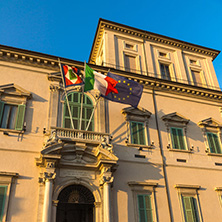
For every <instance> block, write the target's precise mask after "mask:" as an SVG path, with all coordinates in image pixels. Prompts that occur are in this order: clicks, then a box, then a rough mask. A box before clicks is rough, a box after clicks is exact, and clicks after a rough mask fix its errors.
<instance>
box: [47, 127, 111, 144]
mask: <svg viewBox="0 0 222 222" xmlns="http://www.w3.org/2000/svg"><path fill="white" fill-rule="evenodd" d="M51 130H56V134H57V137H58V138H59V139H71V140H76V141H85V142H87V141H88V142H90V143H92V142H93V143H98V144H99V143H101V142H102V141H103V139H104V138H105V139H106V141H109V136H110V135H109V134H108V133H100V132H93V131H85V130H77V129H67V128H60V127H51Z"/></svg>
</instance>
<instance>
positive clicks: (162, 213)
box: [0, 19, 222, 222]
mask: <svg viewBox="0 0 222 222" xmlns="http://www.w3.org/2000/svg"><path fill="white" fill-rule="evenodd" d="M218 54H219V51H218V50H214V49H210V48H206V47H202V46H199V45H194V44H191V43H187V42H184V41H180V40H177V39H172V38H169V37H166V36H162V35H158V34H154V33H151V32H147V31H144V30H139V29H136V28H132V27H128V26H125V25H122V24H118V23H114V22H111V21H107V20H103V19H100V21H99V23H98V27H97V31H96V35H95V38H94V42H93V46H92V50H91V54H90V57H89V62H88V65H89V66H90V67H91V68H92V69H94V70H96V71H98V72H100V73H103V74H105V75H106V74H107V72H108V71H110V72H111V73H113V74H116V75H120V76H123V77H126V78H128V79H132V80H134V81H137V82H138V83H140V84H142V85H143V94H142V98H141V100H140V103H139V106H138V107H137V108H134V107H131V106H129V105H126V104H122V103H116V102H112V101H108V100H106V99H104V98H100V99H99V100H98V91H95V90H94V91H90V92H86V93H84V95H83V98H84V100H83V108H82V110H83V112H82V122H81V124H80V121H79V120H80V116H81V115H80V110H81V100H82V93H81V87H80V86H73V87H68V88H67V89H65V88H64V87H63V83H62V78H61V74H60V68H59V60H58V59H60V61H61V62H62V63H63V64H67V65H70V66H75V67H77V68H78V69H80V70H81V75H84V63H83V62H80V61H74V60H69V59H65V58H57V57H55V56H51V55H46V54H42V53H38V52H32V51H27V50H23V49H17V48H13V47H8V46H4V45H0V76H1V79H0V131H1V133H0V221H8V222H15V221H16V222H18V221H27V222H29V221H39V222H40V221H41V222H51V221H52V222H64V221H68V222H70V221H77V222H78V221H79V222H117V221H121V222H124V221H129V222H150V221H155V222H161V221H162V222H167V221H174V222H179V221H181V222H192V221H200V222H203V221H220V220H221V217H222V211H221V204H222V202H221V201H222V200H221V191H222V178H221V176H220V175H221V172H222V150H221V128H222V124H221V122H222V121H221V104H222V93H221V90H220V88H219V85H218V81H217V77H216V74H215V71H214V67H213V63H212V62H213V60H214V59H215V58H216V57H217V55H218ZM66 95H68V96H67V97H66ZM67 100H68V101H69V103H67ZM97 101H98V103H97ZM96 103H97V106H96V108H95V111H94V116H93V118H92V120H91V123H90V125H89V130H86V129H87V125H88V123H89V121H90V116H91V114H92V113H93V110H94V108H93V107H94V105H95V104H96ZM68 104H69V105H70V111H71V114H72V120H73V123H74V128H75V129H72V127H71V118H70V115H69V111H68V109H69V105H68ZM80 125H81V126H80Z"/></svg>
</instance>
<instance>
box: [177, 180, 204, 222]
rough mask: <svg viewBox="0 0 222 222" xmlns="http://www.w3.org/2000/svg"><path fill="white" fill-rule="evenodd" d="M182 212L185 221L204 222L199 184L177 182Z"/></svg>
mask: <svg viewBox="0 0 222 222" xmlns="http://www.w3.org/2000/svg"><path fill="white" fill-rule="evenodd" d="M174 187H175V188H176V189H177V191H178V196H179V200H180V206H181V212H182V215H183V217H184V221H185V222H202V221H203V219H202V214H201V210H200V203H199V198H198V189H200V186H198V185H184V184H176V185H175V186H174Z"/></svg>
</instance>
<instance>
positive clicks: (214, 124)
mask: <svg viewBox="0 0 222 222" xmlns="http://www.w3.org/2000/svg"><path fill="white" fill-rule="evenodd" d="M198 125H199V126H203V127H214V128H222V124H221V123H220V122H218V121H216V120H215V119H213V118H212V117H210V118H208V119H204V120H202V121H200V122H199V123H198Z"/></svg>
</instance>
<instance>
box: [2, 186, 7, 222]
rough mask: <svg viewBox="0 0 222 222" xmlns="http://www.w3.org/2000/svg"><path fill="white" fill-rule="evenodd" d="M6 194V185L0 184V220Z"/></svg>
mask: <svg viewBox="0 0 222 222" xmlns="http://www.w3.org/2000/svg"><path fill="white" fill-rule="evenodd" d="M6 194H7V186H0V221H2V218H3V214H4V208H5V199H6Z"/></svg>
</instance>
